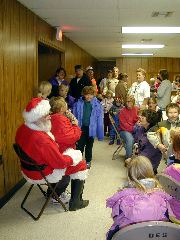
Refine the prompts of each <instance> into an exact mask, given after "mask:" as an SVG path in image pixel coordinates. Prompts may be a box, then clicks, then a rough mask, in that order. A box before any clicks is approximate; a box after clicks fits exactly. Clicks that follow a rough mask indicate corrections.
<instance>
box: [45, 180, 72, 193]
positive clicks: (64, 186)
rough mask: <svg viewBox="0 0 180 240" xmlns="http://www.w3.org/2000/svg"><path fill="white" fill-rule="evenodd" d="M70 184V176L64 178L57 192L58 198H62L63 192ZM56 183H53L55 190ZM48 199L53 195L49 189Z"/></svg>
mask: <svg viewBox="0 0 180 240" xmlns="http://www.w3.org/2000/svg"><path fill="white" fill-rule="evenodd" d="M69 182H70V176H63V177H62V179H61V180H60V181H59V182H58V184H57V187H56V189H55V192H56V193H57V195H58V196H60V195H61V194H62V193H63V192H65V190H66V188H67V187H68V185H69ZM55 185H56V183H51V186H52V187H53V188H54V187H55ZM46 194H47V197H48V196H49V195H50V194H51V189H50V188H48V189H47V193H46Z"/></svg>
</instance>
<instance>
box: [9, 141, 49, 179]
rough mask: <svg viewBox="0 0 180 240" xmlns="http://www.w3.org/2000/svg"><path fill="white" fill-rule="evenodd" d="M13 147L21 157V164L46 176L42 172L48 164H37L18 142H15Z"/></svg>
mask: <svg viewBox="0 0 180 240" xmlns="http://www.w3.org/2000/svg"><path fill="white" fill-rule="evenodd" d="M13 147H14V150H15V152H16V154H17V155H18V157H19V159H20V162H21V166H22V167H23V168H24V169H26V170H28V171H39V172H40V173H41V175H42V176H43V178H44V174H43V173H42V171H43V170H44V169H45V168H46V166H47V165H45V164H42V165H39V164H37V163H36V161H35V160H33V159H32V158H31V157H29V156H28V155H27V153H25V152H24V151H23V150H22V148H21V147H20V146H19V145H18V144H17V143H14V144H13Z"/></svg>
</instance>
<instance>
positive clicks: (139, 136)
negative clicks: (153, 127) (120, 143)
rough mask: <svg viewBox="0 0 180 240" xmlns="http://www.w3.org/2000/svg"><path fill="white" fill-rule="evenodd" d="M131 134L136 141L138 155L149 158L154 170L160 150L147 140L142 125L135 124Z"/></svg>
mask: <svg viewBox="0 0 180 240" xmlns="http://www.w3.org/2000/svg"><path fill="white" fill-rule="evenodd" d="M133 136H134V140H135V142H136V143H138V147H139V155H142V156H145V157H147V158H149V160H150V161H151V163H152V166H153V170H154V171H155V172H156V171H157V168H158V166H159V164H160V161H161V158H162V153H161V151H160V150H159V149H157V148H154V147H153V145H152V144H151V143H150V142H149V140H148V138H147V134H146V130H145V128H144V127H141V126H137V125H136V126H135V129H134V133H133Z"/></svg>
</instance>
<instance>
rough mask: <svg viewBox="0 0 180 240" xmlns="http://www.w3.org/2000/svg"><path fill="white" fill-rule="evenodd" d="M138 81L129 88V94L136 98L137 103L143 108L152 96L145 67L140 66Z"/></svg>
mask: <svg viewBox="0 0 180 240" xmlns="http://www.w3.org/2000/svg"><path fill="white" fill-rule="evenodd" d="M136 72H137V82H134V83H133V84H132V86H131V87H130V89H129V92H128V94H129V95H133V96H134V98H135V105H136V106H138V107H141V108H146V105H147V101H148V99H149V97H150V86H149V84H148V83H147V82H146V71H145V70H144V69H143V68H138V69H137V70H136Z"/></svg>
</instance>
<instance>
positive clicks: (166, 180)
mask: <svg viewBox="0 0 180 240" xmlns="http://www.w3.org/2000/svg"><path fill="white" fill-rule="evenodd" d="M156 178H157V179H158V180H159V182H160V184H161V186H162V187H163V189H164V190H165V192H167V193H168V194H170V195H171V196H173V197H175V198H176V199H178V200H180V183H179V182H178V181H176V180H175V179H173V178H172V177H170V176H168V175H166V174H164V173H161V174H157V175H156Z"/></svg>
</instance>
